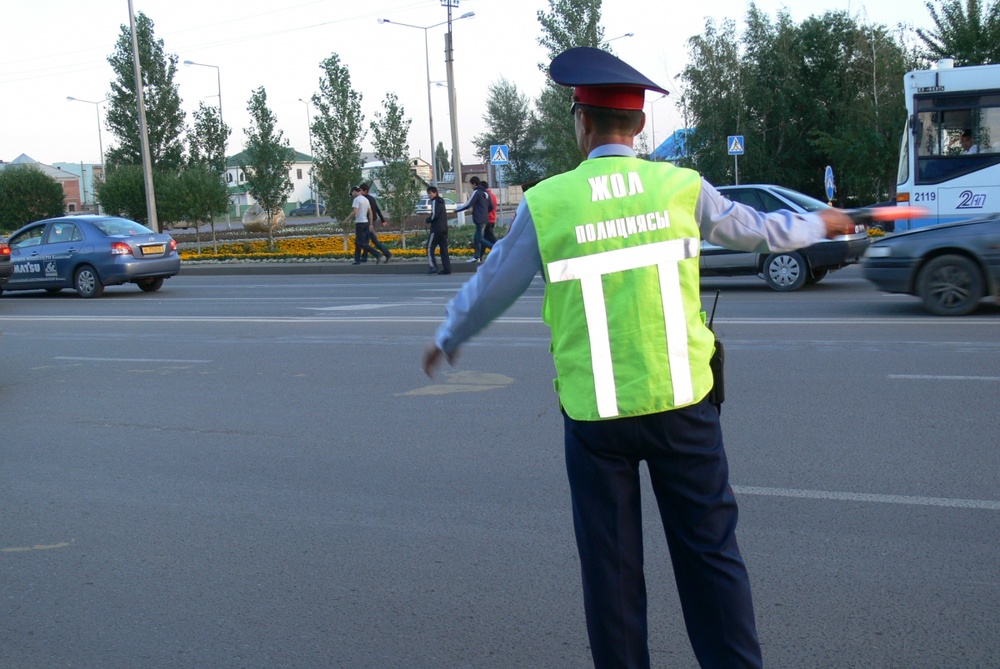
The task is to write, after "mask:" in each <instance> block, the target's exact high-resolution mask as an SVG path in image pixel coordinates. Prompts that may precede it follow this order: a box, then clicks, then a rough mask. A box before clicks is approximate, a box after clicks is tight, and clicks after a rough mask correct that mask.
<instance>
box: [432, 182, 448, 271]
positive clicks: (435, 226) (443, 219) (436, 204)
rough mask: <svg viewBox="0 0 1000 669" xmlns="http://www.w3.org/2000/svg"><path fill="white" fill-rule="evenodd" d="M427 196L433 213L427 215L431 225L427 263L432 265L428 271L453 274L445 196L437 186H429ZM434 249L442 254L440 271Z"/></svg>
mask: <svg viewBox="0 0 1000 669" xmlns="http://www.w3.org/2000/svg"><path fill="white" fill-rule="evenodd" d="M427 198H428V199H429V200H430V205H431V215H430V216H428V217H427V224H428V225H430V226H431V229H430V232H429V233H428V235H427V264H428V265H430V269H429V270H427V273H428V274H451V258H449V257H448V210H447V209H446V208H445V203H444V198H443V197H441V196H440V195H438V189H437V188H436V187H435V186H428V187H427ZM434 249H437V250H438V254H439V255H440V256H441V270H440V271H438V268H437V262H435V260H434Z"/></svg>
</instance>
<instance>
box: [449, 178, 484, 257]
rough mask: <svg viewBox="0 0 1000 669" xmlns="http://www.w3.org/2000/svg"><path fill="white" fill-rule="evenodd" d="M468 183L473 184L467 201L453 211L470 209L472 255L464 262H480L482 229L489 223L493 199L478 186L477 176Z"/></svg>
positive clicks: (481, 255)
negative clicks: (472, 231) (472, 228)
mask: <svg viewBox="0 0 1000 669" xmlns="http://www.w3.org/2000/svg"><path fill="white" fill-rule="evenodd" d="M469 183H470V184H472V185H473V186H474V188H473V189H472V194H471V195H469V201H468V202H466V203H465V204H463V205H462V206H461V207H458V208H457V209H455V213H458V212H460V211H465V210H467V209H472V222H473V224H475V226H476V234H475V237H474V238H473V241H472V249H473V255H472V257H471V258H469V260H467V261H466V262H482V260H483V253H484V251H485V249H484V246H485V244H484V242H485V240H484V239H483V230H484V229H485V228H486V224H487V223H489V215H490V210H491V209H492V208H493V201H492V200H490V196H489V195H487V194H486V191H484V190H483V189H482V188H480V187H479V177H472V179H470V180H469Z"/></svg>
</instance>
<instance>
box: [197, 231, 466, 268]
mask: <svg viewBox="0 0 1000 669" xmlns="http://www.w3.org/2000/svg"><path fill="white" fill-rule="evenodd" d="M470 227H471V226H470ZM463 232H464V231H463ZM377 234H378V238H379V241H380V242H382V243H383V244H385V245H386V246H387V247H389V251H390V252H391V253H392V257H393V258H395V259H403V258H414V259H421V260H422V259H425V258H426V257H427V251H426V248H425V246H426V244H427V233H409V234H407V235H406V248H403V236H402V235H401V234H399V233H377ZM455 236H456V237H463V236H470V240H471V235H469V234H468V233H466V234H464V235H455ZM470 240H463V239H455V240H453V243H452V244H451V248H450V249H449V250H450V251H451V253H452V255H455V256H462V257H464V256H466V255H471V254H472V249H471V246H470V244H469V243H466V242H467V241H470ZM179 253H180V256H181V260H187V261H196V260H211V261H219V260H296V259H311V260H315V259H343V260H348V259H350V260H353V259H354V234H337V235H314V236H300V237H282V238H276V239H275V240H274V248H270V247H269V246H268V243H267V240H266V239H245V240H239V241H230V242H227V243H224V244H219V245H218V253H216V252H214V250H213V248H212V245H211V243H208V244H205V242H202V249H201V251H200V252H199V251H198V250H196V249H192V248H182V249H180V251H179Z"/></svg>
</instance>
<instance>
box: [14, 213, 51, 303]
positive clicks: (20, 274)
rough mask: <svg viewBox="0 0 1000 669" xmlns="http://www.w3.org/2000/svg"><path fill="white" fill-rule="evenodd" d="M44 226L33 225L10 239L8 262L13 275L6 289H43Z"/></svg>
mask: <svg viewBox="0 0 1000 669" xmlns="http://www.w3.org/2000/svg"><path fill="white" fill-rule="evenodd" d="M44 237H45V224H44V223H41V224H39V225H33V226H31V227H30V228H27V229H25V230H21V231H20V232H18V233H17V234H15V235H14V236H13V237H11V238H10V242H9V243H10V261H11V263H12V264H13V265H14V273H13V274H12V275H11V277H10V281H8V282H7V288H9V289H12V290H13V289H15V288H44V287H45V286H46V284H47V282H46V279H45V265H44V263H43V262H42V257H43V255H44V245H43V244H42V240H43V239H44Z"/></svg>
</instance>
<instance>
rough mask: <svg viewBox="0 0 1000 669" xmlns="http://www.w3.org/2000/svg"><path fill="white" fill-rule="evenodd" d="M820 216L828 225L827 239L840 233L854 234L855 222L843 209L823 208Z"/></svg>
mask: <svg viewBox="0 0 1000 669" xmlns="http://www.w3.org/2000/svg"><path fill="white" fill-rule="evenodd" d="M819 217H820V218H822V219H823V224H824V225H826V237H827V239H833V238H834V237H839V236H840V235H853V234H854V231H855V222H854V219H852V218H851V217H850V216H848V215H847V214H846V213H844V210H843V209H823V210H821V211H820V212H819Z"/></svg>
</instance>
